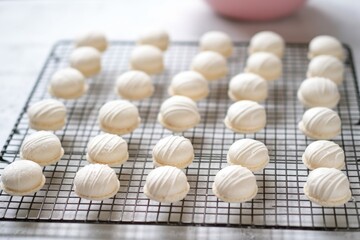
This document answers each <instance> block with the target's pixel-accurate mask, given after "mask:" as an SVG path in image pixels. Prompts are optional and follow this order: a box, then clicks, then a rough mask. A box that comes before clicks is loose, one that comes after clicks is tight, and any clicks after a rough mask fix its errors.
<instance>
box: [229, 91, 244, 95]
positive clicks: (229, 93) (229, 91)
mask: <svg viewBox="0 0 360 240" xmlns="http://www.w3.org/2000/svg"><path fill="white" fill-rule="evenodd" d="M245 92H246V91H245ZM229 95H230V91H229Z"/></svg>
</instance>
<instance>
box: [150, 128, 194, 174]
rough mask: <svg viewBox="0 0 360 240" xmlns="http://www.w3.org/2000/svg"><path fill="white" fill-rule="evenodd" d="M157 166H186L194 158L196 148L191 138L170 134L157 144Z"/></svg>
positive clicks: (154, 155) (155, 149) (155, 148)
mask: <svg viewBox="0 0 360 240" xmlns="http://www.w3.org/2000/svg"><path fill="white" fill-rule="evenodd" d="M152 156H153V162H154V165H155V166H166V165H167V166H173V167H177V168H186V167H187V166H189V165H190V164H191V163H192V162H193V160H194V148H193V146H192V144H191V142H190V140H189V139H187V138H184V137H182V136H174V135H170V136H167V137H165V138H163V139H160V141H159V142H158V143H157V144H156V145H155V147H154V149H153V151H152Z"/></svg>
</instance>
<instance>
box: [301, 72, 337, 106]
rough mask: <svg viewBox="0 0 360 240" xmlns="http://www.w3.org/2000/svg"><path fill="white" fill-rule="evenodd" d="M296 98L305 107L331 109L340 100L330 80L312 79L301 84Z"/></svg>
mask: <svg viewBox="0 0 360 240" xmlns="http://www.w3.org/2000/svg"><path fill="white" fill-rule="evenodd" d="M297 97H298V99H299V100H300V102H301V103H302V104H303V105H304V106H305V107H328V108H333V107H336V105H337V104H338V102H339V100H340V93H339V90H338V88H337V86H336V84H335V83H334V82H333V81H331V80H330V79H327V78H320V77H313V78H308V79H305V80H304V81H303V82H302V83H301V85H300V87H299V90H298V92H297Z"/></svg>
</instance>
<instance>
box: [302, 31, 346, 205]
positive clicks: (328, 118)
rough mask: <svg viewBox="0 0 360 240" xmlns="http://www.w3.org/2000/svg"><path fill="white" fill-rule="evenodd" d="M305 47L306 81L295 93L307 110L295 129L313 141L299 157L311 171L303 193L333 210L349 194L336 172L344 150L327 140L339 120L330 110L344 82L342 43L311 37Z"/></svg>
mask: <svg viewBox="0 0 360 240" xmlns="http://www.w3.org/2000/svg"><path fill="white" fill-rule="evenodd" d="M324 46H325V47H324ZM326 46H331V48H330V47H329V48H326ZM309 48H310V51H309V54H308V57H309V59H311V61H310V63H309V67H308V72H307V77H308V78H307V79H305V80H304V81H303V82H302V83H301V85H300V87H299V89H298V94H297V95H298V99H299V101H300V102H302V104H303V105H304V106H305V107H307V108H309V109H308V110H307V111H306V112H305V113H304V116H303V119H302V121H301V122H300V123H299V129H300V130H301V131H302V132H303V133H304V134H305V135H307V136H308V137H310V138H313V139H317V141H314V142H312V143H311V144H309V145H308V146H307V148H306V149H305V152H304V154H303V156H302V160H303V163H304V164H305V166H306V167H308V168H309V169H310V170H312V171H311V172H310V174H309V176H308V178H307V181H306V183H305V185H304V193H305V195H306V196H307V197H308V198H309V200H310V201H312V202H314V203H316V204H319V205H321V206H325V207H334V206H339V205H343V204H345V203H346V202H348V201H349V200H350V199H351V195H352V194H351V190H350V183H349V180H348V178H347V176H346V175H345V174H344V173H343V172H342V171H340V170H341V169H342V168H343V167H344V166H345V154H344V151H343V149H342V148H341V147H340V146H339V145H338V144H336V143H334V142H332V141H328V140H330V139H332V138H334V137H336V136H337V135H338V134H339V133H340V131H341V120H340V117H339V116H338V114H337V113H336V112H335V111H333V110H332V109H331V108H334V107H336V105H337V104H338V102H339V100H340V93H339V91H338V87H337V85H341V83H342V82H343V80H344V64H343V61H344V60H345V54H344V50H343V47H342V44H341V43H340V42H339V41H338V40H337V39H335V38H332V37H325V36H322V37H318V38H315V39H314V40H313V41H312V42H311V43H310V46H309Z"/></svg>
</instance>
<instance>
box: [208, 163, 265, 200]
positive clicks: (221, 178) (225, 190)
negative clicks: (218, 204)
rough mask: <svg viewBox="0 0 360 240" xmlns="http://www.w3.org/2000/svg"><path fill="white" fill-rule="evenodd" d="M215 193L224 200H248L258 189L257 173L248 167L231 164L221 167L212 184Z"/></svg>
mask: <svg viewBox="0 0 360 240" xmlns="http://www.w3.org/2000/svg"><path fill="white" fill-rule="evenodd" d="M212 190H213V192H214V194H215V195H216V196H217V197H218V198H219V199H220V200H222V201H224V202H230V203H231V202H239V203H242V202H246V201H250V200H251V199H253V198H254V197H255V196H256V194H257V191H258V186H257V184H256V177H255V175H254V174H253V173H252V172H251V171H250V170H249V169H247V168H246V167H242V166H239V165H231V166H227V167H224V168H223V169H221V170H220V171H219V172H218V173H217V174H216V176H215V180H214V183H213V185H212Z"/></svg>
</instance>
